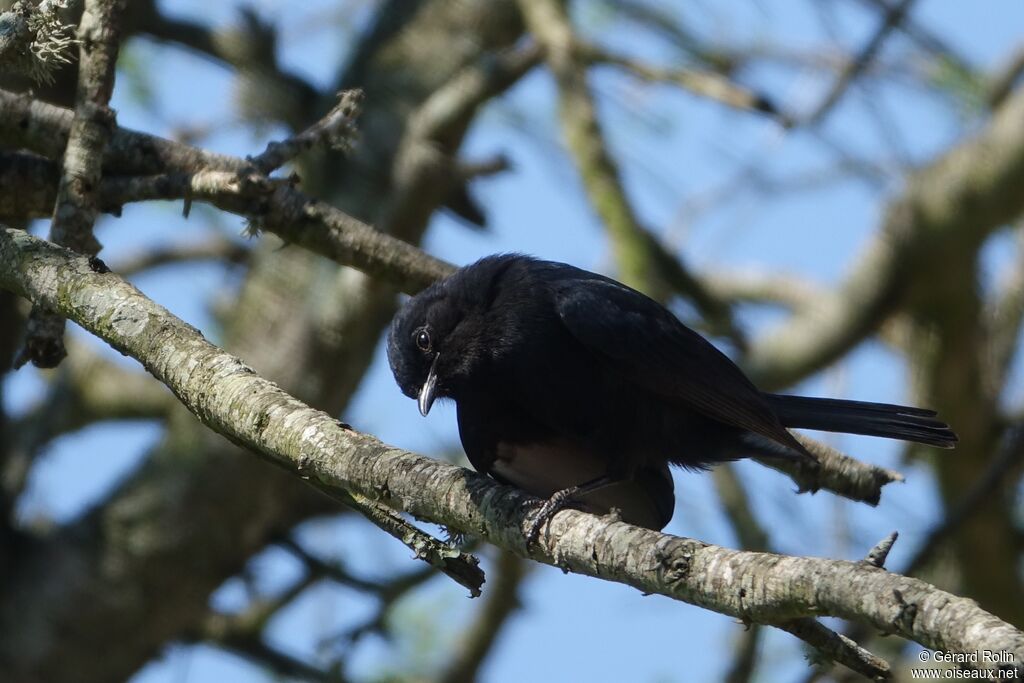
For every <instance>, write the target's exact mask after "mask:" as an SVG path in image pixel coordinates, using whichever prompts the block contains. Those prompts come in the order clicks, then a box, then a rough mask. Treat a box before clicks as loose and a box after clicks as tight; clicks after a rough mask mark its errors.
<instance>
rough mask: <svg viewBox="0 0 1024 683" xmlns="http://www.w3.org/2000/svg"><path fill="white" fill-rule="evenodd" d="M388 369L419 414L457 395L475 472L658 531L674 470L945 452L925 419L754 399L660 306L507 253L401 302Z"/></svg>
mask: <svg viewBox="0 0 1024 683" xmlns="http://www.w3.org/2000/svg"><path fill="white" fill-rule="evenodd" d="M387 351H388V361H389V362H390V364H391V370H392V372H393V373H394V375H395V380H396V381H397V382H398V385H399V387H401V389H402V392H403V393H405V394H406V395H407V396H409V397H412V398H416V399H417V400H418V401H419V409H420V412H421V413H422V414H423V415H426V414H427V412H428V411H429V410H430V406H431V405H432V404H433V402H434V400H435V399H436V398H451V399H454V400H455V402H456V404H457V407H458V421H459V434H460V436H461V438H462V445H463V447H464V448H465V449H466V455H467V456H468V457H469V461H470V462H471V463H472V464H473V467H475V468H476V469H477V470H478V471H479V472H483V473H485V474H489V475H490V476H492V477H494V478H495V479H497V480H498V481H501V482H504V483H507V484H512V485H515V486H518V487H520V488H522V489H524V490H526V491H528V492H529V493H531V494H533V495H535V496H538V497H540V498H546V499H548V502H547V503H546V504H545V506H543V507H542V509H541V512H540V513H539V514H538V515H537V517H536V521H535V524H534V532H536V530H537V529H538V528H539V525H540V524H541V523H542V522H543V520H544V518H546V517H548V516H550V515H551V514H553V512H554V511H556V510H557V509H558V508H559V507H561V506H562V505H563V504H565V503H566V502H569V501H572V502H574V503H576V504H577V505H578V506H579V507H581V508H583V509H585V510H588V511H591V512H595V513H598V514H603V513H607V512H609V511H610V510H611V509H612V508H617V509H618V510H619V511H620V513H621V515H622V519H623V520H625V521H627V522H630V523H633V524H637V525H639V526H644V527H648V528H651V529H661V528H663V527H664V526H665V525H666V524H668V522H669V520H670V519H671V518H672V512H673V508H674V502H675V495H674V492H673V484H672V477H671V474H670V473H669V467H668V466H669V465H670V464H671V465H679V466H681V467H686V468H691V469H703V468H707V467H708V466H710V465H713V464H715V463H720V462H725V461H729V460H736V459H738V458H743V457H748V456H752V455H758V456H768V457H776V458H796V459H805V458H811V459H813V456H812V455H811V454H810V453H808V452H807V451H806V450H805V449H804V447H803V446H801V445H800V443H799V442H798V441H797V440H796V439H795V438H794V437H793V435H792V434H790V433H789V431H787V427H805V428H809V429H821V430H825V431H832V432H848V433H851V434H867V435H871V436H882V437H888V438H894V439H903V440H905V441H916V442H919V443H924V444H929V445H932V446H938V447H940V448H952V447H953V446H954V445H955V444H956V441H957V438H956V435H955V434H954V433H953V432H952V431H951V430H950V428H949V427H948V426H947V425H946V424H944V423H943V422H940V421H938V420H936V419H934V415H935V412H934V411H931V410H923V409H920V408H910V407H905V406H898V405H889V404H883V403H865V402H861V401H843V400H834V399H826V398H805V397H801V396H784V395H780V394H769V393H764V392H761V391H759V390H758V389H757V388H756V387H755V386H754V385H753V384H752V383H751V382H750V380H748V379H747V377H746V376H745V375H744V374H743V372H742V371H741V370H740V369H739V368H738V367H736V365H735V364H734V363H733V362H732V361H731V360H729V358H728V357H727V356H726V355H725V354H723V353H722V352H721V351H719V350H718V349H717V348H715V347H714V346H713V345H712V344H711V343H710V342H708V341H707V340H705V339H704V338H703V337H701V336H700V335H699V334H697V333H696V332H694V331H693V330H691V329H690V328H688V327H686V326H685V325H683V324H682V323H681V322H680V321H679V320H678V319H677V318H676V317H675V316H674V315H672V313H670V312H669V311H668V310H667V309H666V308H664V307H663V306H662V305H661V304H659V303H657V302H656V301H654V300H652V299H650V298H648V297H647V296H645V295H643V294H641V293H640V292H637V291H636V290H634V289H630V288H629V287H627V286H625V285H623V284H620V283H618V282H615V281H614V280H611V279H609V278H606V277H603V276H601V275H597V274H595V273H590V272H587V271H585V270H581V269H579V268H575V267H573V266H569V265H566V264H563V263H554V262H550V261H541V260H538V259H534V258H531V257H528V256H522V255H517V254H511V255H496V256H489V257H486V258H484V259H481V260H480V261H477V262H476V263H474V264H472V265H470V266H466V267H464V268H460V269H459V270H457V271H456V272H455V273H454V274H452V275H451V276H450V277H448V278H446V279H444V280H442V281H439V282H437V283H435V284H433V285H431V286H430V287H428V288H427V289H425V290H424V291H422V292H421V293H419V294H418V295H416V296H415V297H413V298H412V299H410V300H409V301H408V302H407V303H406V304H405V306H404V307H403V308H402V310H401V311H399V313H398V315H396V316H395V319H394V321H393V322H392V324H391V330H390V333H389V334H388V346H387Z"/></svg>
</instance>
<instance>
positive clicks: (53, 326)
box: [15, 0, 126, 368]
mask: <svg viewBox="0 0 1024 683" xmlns="http://www.w3.org/2000/svg"><path fill="white" fill-rule="evenodd" d="M125 2H126V0H86V2H85V11H84V12H83V13H82V18H81V21H80V23H79V26H78V44H79V46H80V49H79V57H78V90H77V94H76V95H75V114H74V118H73V120H72V122H71V131H70V133H69V135H68V145H67V148H66V149H65V151H64V161H63V164H62V166H63V172H62V173H61V179H60V185H59V186H58V188H57V202H56V206H55V207H54V209H53V221H52V223H51V224H50V239H51V240H52V241H53V242H56V243H57V244H60V245H62V246H65V247H68V248H70V249H73V250H74V251H77V252H79V253H81V254H85V255H87V256H95V255H96V254H97V253H98V252H99V250H100V243H99V242H98V241H97V240H96V238H95V237H94V236H93V230H92V229H93V224H94V223H95V222H96V216H97V215H99V203H98V201H97V194H98V190H99V186H100V178H101V177H102V170H101V169H102V163H103V150H104V148H105V147H106V146H107V140H108V139H109V138H110V134H111V132H112V131H113V129H114V127H115V120H114V111H113V110H112V109H111V108H110V106H109V102H110V95H111V93H113V91H114V70H115V66H116V65H117V51H118V47H119V41H120V37H121V18H122V17H121V15H122V14H123V12H124V8H125ZM26 331H27V334H26V339H25V349H24V351H23V352H22V354H21V356H20V357H19V358H18V359H17V360H15V367H20V366H21V365H23V364H24V363H27V362H28V361H32V363H33V364H34V365H36V366H37V367H40V368H52V367H56V366H57V365H58V364H59V363H60V362H61V360H63V358H64V357H65V356H66V355H67V351H66V350H65V349H64V321H63V320H62V319H61V318H60V317H59V316H56V315H54V314H53V313H51V312H50V311H46V310H43V309H40V308H33V309H32V313H31V314H30V315H29V319H28V326H27V328H26Z"/></svg>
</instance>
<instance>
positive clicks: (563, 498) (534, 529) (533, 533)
mask: <svg viewBox="0 0 1024 683" xmlns="http://www.w3.org/2000/svg"><path fill="white" fill-rule="evenodd" d="M576 489H577V487H571V488H568V489H563V490H561V491H555V492H554V493H553V494H551V497H550V498H548V499H547V500H545V501H543V502H542V503H540V505H536V504H535V503H534V505H536V507H537V512H536V513H534V516H533V520H532V521H531V522H530V529H529V530H528V531H527V532H526V547H527V548H529V547H531V546H532V545H533V544H534V543H535V542H536V541H537V539H538V538H539V537H540V530H541V527H543V526H544V525H545V524H546V523H547V522H549V521H551V518H552V517H554V516H555V515H556V514H558V512H560V511H561V510H562V509H563V508H565V506H566V505H568V504H569V503H570V502H571V500H572V496H573V495H574V494H575V493H576Z"/></svg>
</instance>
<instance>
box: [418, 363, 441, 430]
mask: <svg viewBox="0 0 1024 683" xmlns="http://www.w3.org/2000/svg"><path fill="white" fill-rule="evenodd" d="M438 358H440V354H439V355H437V356H434V362H433V363H431V364H430V371H429V372H428V373H427V381H426V382H424V383H423V387H422V388H421V389H420V396H419V399H418V400H417V404H418V405H419V407H420V415H422V416H423V417H426V416H427V413H429V412H430V406H432V405H434V399H435V398H437V359H438Z"/></svg>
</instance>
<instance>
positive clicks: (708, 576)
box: [0, 229, 1024, 673]
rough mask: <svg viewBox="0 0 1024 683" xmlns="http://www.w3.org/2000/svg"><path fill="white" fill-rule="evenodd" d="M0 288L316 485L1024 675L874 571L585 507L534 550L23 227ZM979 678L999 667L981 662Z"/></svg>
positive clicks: (500, 496)
mask: <svg viewBox="0 0 1024 683" xmlns="http://www.w3.org/2000/svg"><path fill="white" fill-rule="evenodd" d="M0 286H2V287H4V288H6V289H10V290H11V291H13V292H15V293H16V294H18V295H20V296H24V297H26V298H29V299H30V300H32V301H33V302H34V303H40V304H44V305H46V306H49V307H50V308H52V309H53V310H55V311H57V312H58V313H60V314H61V315H63V316H65V317H68V318H70V319H72V320H74V321H75V322H77V323H78V324H80V325H81V326H82V327H84V328H85V329H87V330H89V331H90V332H92V333H93V334H96V335H97V336H99V337H101V338H102V339H104V340H105V341H107V342H108V343H109V344H111V345H112V346H113V347H114V348H115V349H117V350H119V351H121V352H122V353H125V354H127V355H129V356H132V357H134V358H136V359H137V360H139V361H140V362H141V363H142V364H143V366H144V367H145V368H146V369H147V370H148V371H149V372H151V373H152V374H153V375H154V376H156V377H157V378H158V379H159V380H160V381H162V382H164V383H165V384H166V385H167V386H168V387H169V388H170V389H171V390H172V391H173V392H174V393H175V395H176V396H177V397H178V398H179V399H180V400H181V401H182V403H183V404H184V405H185V406H186V407H187V408H188V409H189V410H190V411H191V412H192V413H193V414H194V415H196V417H198V418H199V419H200V420H201V421H202V422H203V423H204V424H205V425H207V426H208V427H210V428H211V429H214V430H215V431H218V432H220V433H221V434H223V435H224V436H226V437H227V438H229V439H231V440H232V441H234V442H235V443H238V444H242V445H244V446H245V447H247V448H249V449H251V450H253V451H255V452H257V453H259V454H260V455H262V456H263V457H265V458H267V459H268V460H270V461H272V462H275V463H277V464H278V465H280V466H282V467H284V468H285V469H287V470H290V471H292V472H294V473H295V474H296V475H297V476H299V477H301V478H303V479H304V480H306V481H309V482H312V483H315V484H316V485H317V487H318V488H321V489H328V490H336V491H338V492H339V493H341V494H342V495H347V494H348V492H352V493H358V494H360V495H363V496H367V497H371V498H374V499H378V500H381V501H382V502H385V503H387V504H389V505H391V506H394V507H396V508H400V509H404V510H406V511H408V512H409V513H411V514H413V515H415V516H417V517H420V518H424V519H429V520H431V521H433V522H435V523H439V524H443V525H446V526H449V527H453V528H456V529H461V530H464V531H466V532H471V533H474V534H478V535H480V536H482V537H483V538H486V539H487V540H488V541H490V542H492V543H494V544H496V545H498V546H500V547H503V548H506V549H509V550H512V551H513V552H515V553H516V554H519V555H523V556H526V557H530V558H532V559H535V560H538V561H541V562H545V563H547V564H552V565H556V566H558V567H561V568H562V569H564V570H566V571H574V572H577V573H581V574H585V575H589V576H595V577H600V578H604V579H609V580H613V581H617V582H620V583H624V584H626V585H629V586H633V587H634V588H637V589H638V590H641V591H644V592H648V593H659V594H662V595H666V596H669V597H672V598H674V599H677V600H681V601H684V602H688V603H691V604H694V605H698V606H701V607H704V608H707V609H710V610H714V611H717V612H720V613H723V614H727V615H730V616H734V617H738V618H741V619H745V620H749V621H751V622H755V623H767V624H778V625H780V626H782V625H784V624H787V623H789V622H792V621H793V620H797V619H802V618H805V617H820V616H836V617H840V618H844V619H850V620H855V621H863V622H866V623H868V624H869V625H871V626H872V627H873V628H876V629H879V630H882V631H885V632H889V633H893V634H896V635H900V636H902V637H904V638H908V639H912V640H914V641H916V642H918V643H920V644H922V645H924V646H925V647H929V648H933V649H940V650H943V651H950V652H958V653H969V652H980V651H983V650H989V651H1000V652H1006V653H1008V655H1009V656H1010V657H1011V658H1012V660H1013V661H1012V663H1011V664H1010V667H1011V668H1013V669H1014V670H1017V671H1020V672H1021V673H1024V633H1021V632H1020V631H1019V630H1017V629H1016V628H1014V627H1013V626H1011V625H1009V624H1007V623H1005V622H1003V621H1001V620H1000V619H998V618H997V617H995V616H993V615H992V614H990V613H988V612H986V611H984V610H982V609H981V608H980V607H979V606H978V605H977V604H976V603H975V602H974V601H972V600H968V599H965V598H958V597H956V596H954V595H951V594H949V593H946V592H945V591H942V590H939V589H938V588H936V587H935V586H932V585H930V584H928V583H926V582H924V581H921V580H918V579H913V578H910V577H906V576H901V575H898V574H892V573H889V572H886V571H885V570H882V569H879V568H877V567H873V566H870V565H869V564H867V563H864V562H845V561H840V560H827V559H818V558H807V557H789V556H783V555H775V554H771V553H756V552H744V551H734V550H729V549H726V548H722V547H719V546H714V545H710V544H706V543H702V542H700V541H696V540H692V539H686V538H680V537H674V536H670V535H668V534H661V533H658V532H653V531H649V530H646V529H640V528H637V527H632V526H629V525H627V524H623V523H621V522H616V521H614V520H612V519H609V518H598V517H595V516H593V515H588V514H585V513H582V512H578V511H575V510H566V511H562V512H560V513H558V514H557V515H555V516H554V517H553V519H552V520H551V522H550V524H549V525H548V527H547V531H546V533H544V534H542V536H541V538H540V539H539V541H538V542H537V543H536V544H534V545H532V546H530V547H527V544H526V541H525V535H524V532H525V531H526V528H527V526H528V524H529V516H530V513H529V511H528V510H526V509H524V503H525V502H526V501H527V497H526V496H525V495H524V494H523V493H522V492H520V491H518V490H516V489H512V488H510V487H506V486H501V485H499V484H497V483H495V482H493V481H491V480H489V479H487V478H485V477H483V476H480V475H477V474H475V473H473V472H470V471H468V470H465V469H463V468H460V467H456V466H454V465H450V464H448V463H444V462H440V461H436V460H431V459H429V458H424V457H422V456H419V455H416V454H413V453H409V452H407V451H402V450H400V449H396V448H393V447H390V446H387V445H385V444H383V443H381V442H380V441H378V440H377V439H375V438H373V437H371V436H367V435H364V434H360V433H358V432H355V431H353V430H351V429H346V428H344V427H342V426H340V425H339V424H338V423H337V421H336V420H334V419H333V418H331V417H330V416H329V415H326V414H324V413H322V412H320V411H317V410H314V409H312V408H310V407H308V406H306V405H305V404H303V403H302V402H300V401H298V400H297V399H295V398H292V397H291V396H289V395H288V394H286V393H285V392H284V391H282V390H281V389H280V388H279V387H278V386H277V385H275V384H273V383H272V382H269V381H267V380H265V379H263V378H261V377H259V376H258V375H257V374H256V373H255V372H253V371H252V370H251V369H250V368H248V367H247V366H245V365H244V364H243V363H242V362H241V361H240V360H238V359H237V358H235V357H233V356H231V355H230V354H228V353H226V352H225V351H222V350H221V349H219V348H217V347H215V346H213V345H212V344H210V343H209V342H208V341H206V340H205V339H204V338H203V337H202V335H201V334H200V333H199V332H198V331H197V330H195V329H194V328H192V327H191V326H189V325H187V324H185V323H183V322H181V321H180V320H178V319H177V318H175V317H174V316H173V315H171V314H170V313H169V312H168V311H167V310H166V309H164V308H162V307H161V306H158V305H157V304H155V303H153V302H152V301H150V300H149V299H147V298H146V297H145V296H144V295H142V294H141V293H140V292H139V291H138V290H136V289H135V288H134V287H132V286H131V285H129V284H128V283H126V282H124V281H123V280H120V279H119V278H118V277H117V276H115V275H113V274H111V273H97V272H94V271H93V270H92V269H91V268H90V267H89V264H88V262H87V259H85V258H83V257H80V256H76V255H74V254H73V253H71V252H68V251H67V250H65V249H62V248H60V247H57V246H55V245H52V244H49V243H46V242H44V241H42V240H39V239H36V238H34V237H32V236H31V235H29V234H27V233H25V232H23V231H18V230H11V229H4V230H2V231H0ZM974 666H977V667H978V668H982V669H987V668H991V667H994V666H996V665H995V664H993V663H989V662H986V661H985V658H982V657H980V656H979V657H978V663H977V664H975V665H974ZM999 666H1001V667H1004V668H1005V667H1006V664H1005V663H1001V664H999Z"/></svg>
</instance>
